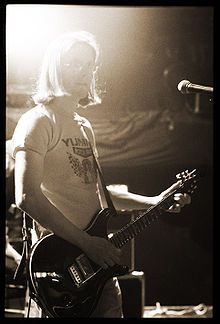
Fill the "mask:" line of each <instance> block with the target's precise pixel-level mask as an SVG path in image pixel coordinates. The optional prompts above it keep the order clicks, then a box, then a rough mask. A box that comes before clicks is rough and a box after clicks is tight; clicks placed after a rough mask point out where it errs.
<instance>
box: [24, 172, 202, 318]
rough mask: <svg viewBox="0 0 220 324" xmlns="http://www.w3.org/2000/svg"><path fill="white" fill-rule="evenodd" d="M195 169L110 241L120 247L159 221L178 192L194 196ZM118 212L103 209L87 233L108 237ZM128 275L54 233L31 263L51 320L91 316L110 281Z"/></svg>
mask: <svg viewBox="0 0 220 324" xmlns="http://www.w3.org/2000/svg"><path fill="white" fill-rule="evenodd" d="M195 171H196V170H195V169H194V170H193V171H191V172H189V171H188V170H186V171H184V172H182V173H181V174H179V175H177V176H176V177H177V179H179V180H178V182H177V183H176V184H175V186H174V187H173V188H174V189H173V188H172V186H171V188H172V190H170V191H169V192H168V193H167V194H166V195H165V196H164V198H163V199H162V200H161V201H160V202H159V203H158V204H157V205H155V206H152V207H151V208H149V209H148V210H147V211H145V212H143V213H142V214H141V215H140V216H138V217H137V218H136V219H135V220H134V221H132V222H130V223H129V224H126V225H125V226H124V227H123V228H122V229H120V230H119V231H118V232H116V233H114V234H113V236H112V237H111V238H110V239H109V241H110V242H111V243H113V244H114V245H115V246H116V247H118V248H120V247H122V246H123V245H124V244H126V243H127V242H129V240H131V239H132V238H133V237H135V236H136V235H137V234H138V233H140V232H141V231H142V230H143V229H145V228H147V227H148V226H149V225H151V223H152V222H154V221H155V220H157V219H158V217H159V216H160V215H161V214H162V213H163V211H164V210H166V209H167V208H169V207H170V206H171V205H172V204H173V195H174V193H175V192H177V190H178V192H188V193H192V192H193V190H194V188H195V183H196V179H195V177H196V174H195ZM114 214H115V211H114V210H112V209H109V208H105V209H102V210H101V211H100V212H99V213H98V214H97V215H95V217H94V218H93V219H92V221H91V223H90V224H89V226H88V228H87V229H86V232H88V234H90V235H92V236H99V237H103V238H106V239H107V238H108V237H107V224H108V220H109V218H110V217H111V216H113V215H114ZM127 272H128V267H127V266H124V265H114V266H113V267H109V268H108V269H106V270H105V269H103V268H101V267H100V266H99V265H97V264H95V263H94V262H92V261H91V260H90V259H89V258H88V257H87V256H86V255H85V254H84V253H83V251H82V250H80V249H79V248H78V247H75V246H74V245H72V244H70V243H68V242H67V241H65V240H63V239H61V238H59V237H58V236H56V235H54V234H49V235H47V236H45V237H44V238H42V239H41V240H39V241H38V242H37V243H36V244H35V245H34V246H33V247H32V249H31V252H30V257H29V260H28V271H27V273H28V274H29V277H30V278H29V283H30V292H31V296H32V297H33V299H34V300H35V301H36V302H37V303H38V305H39V306H40V307H42V309H43V310H44V311H45V313H46V315H47V316H48V317H61V318H62V317H66V318H68V317H69V318H79V317H90V316H91V315H92V313H93V311H94V309H95V307H96V305H97V303H98V301H99V298H100V296H101V293H102V290H103V287H104V285H105V283H106V281H107V280H108V279H110V278H112V277H116V276H120V275H123V274H125V273H127Z"/></svg>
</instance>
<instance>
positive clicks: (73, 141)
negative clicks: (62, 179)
mask: <svg viewBox="0 0 220 324" xmlns="http://www.w3.org/2000/svg"><path fill="white" fill-rule="evenodd" d="M62 142H63V143H64V144H65V148H66V154H67V157H68V160H69V163H70V165H71V168H72V169H73V172H74V174H75V175H76V176H77V177H79V178H81V179H82V182H84V183H94V182H96V171H95V165H94V160H93V159H92V160H91V159H89V157H91V156H92V150H91V148H90V146H89V143H88V141H87V140H86V139H85V138H78V137H74V138H66V139H62Z"/></svg>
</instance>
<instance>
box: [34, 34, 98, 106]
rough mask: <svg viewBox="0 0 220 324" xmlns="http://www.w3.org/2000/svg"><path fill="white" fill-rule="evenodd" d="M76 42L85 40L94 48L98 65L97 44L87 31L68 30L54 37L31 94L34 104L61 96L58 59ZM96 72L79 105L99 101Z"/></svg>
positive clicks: (62, 93) (61, 88)
mask: <svg viewBox="0 0 220 324" xmlns="http://www.w3.org/2000/svg"><path fill="white" fill-rule="evenodd" d="M78 42H85V43H87V44H88V45H90V46H91V47H92V48H94V50H95V54H96V56H95V64H96V65H98V60H99V54H100V52H99V46H98V44H97V42H96V39H95V36H94V35H93V34H91V33H89V32H87V31H77V32H68V33H64V34H62V35H61V36H60V37H58V38H57V39H55V40H54V41H53V42H52V43H51V44H50V45H49V46H48V48H47V50H46V52H45V55H44V58H43V62H42V66H41V73H40V77H39V80H38V85H37V91H36V93H35V94H34V95H33V100H34V102H35V104H39V103H43V104H46V103H49V102H50V101H51V100H52V99H53V98H54V97H62V96H64V95H65V94H66V91H65V89H64V87H63V84H62V78H61V75H60V61H61V56H62V54H63V53H65V52H66V51H68V50H69V49H70V48H71V47H72V45H74V44H76V43H78ZM96 83H97V79H96V72H95V73H94V74H93V79H92V82H91V86H90V90H89V93H88V96H87V97H86V98H84V99H82V100H81V101H80V105H81V106H84V107H87V106H89V105H94V104H98V103H101V98H100V96H99V94H98V91H97V85H96Z"/></svg>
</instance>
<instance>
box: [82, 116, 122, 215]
mask: <svg viewBox="0 0 220 324" xmlns="http://www.w3.org/2000/svg"><path fill="white" fill-rule="evenodd" d="M81 126H82V130H83V133H84V136H85V138H86V139H87V141H88V143H89V146H90V148H91V151H92V155H93V158H94V161H95V165H96V168H97V170H98V173H99V178H100V181H101V184H102V189H103V192H104V195H105V199H106V203H107V206H108V207H109V208H110V209H112V210H114V211H115V213H113V215H114V216H117V212H116V209H115V206H114V204H113V202H112V199H111V196H110V194H109V191H108V190H107V188H106V184H105V180H104V176H103V173H102V170H101V166H100V163H99V161H98V159H97V156H96V154H95V152H94V149H93V147H92V144H91V142H90V140H89V137H88V135H87V132H86V130H85V127H84V125H83V121H81Z"/></svg>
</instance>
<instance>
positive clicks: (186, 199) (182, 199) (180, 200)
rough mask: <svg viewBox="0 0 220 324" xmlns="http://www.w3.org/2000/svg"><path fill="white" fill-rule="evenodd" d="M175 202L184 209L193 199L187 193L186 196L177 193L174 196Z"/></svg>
mask: <svg viewBox="0 0 220 324" xmlns="http://www.w3.org/2000/svg"><path fill="white" fill-rule="evenodd" d="M174 201H175V203H177V204H179V205H180V207H183V206H185V205H189V204H190V203H191V197H190V196H189V195H188V194H187V193H184V194H181V193H176V194H175V195H174Z"/></svg>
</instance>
